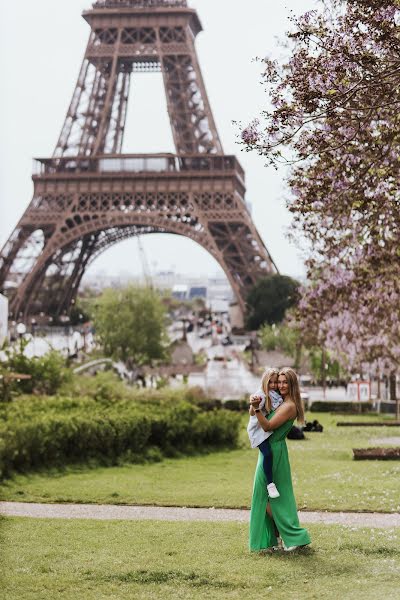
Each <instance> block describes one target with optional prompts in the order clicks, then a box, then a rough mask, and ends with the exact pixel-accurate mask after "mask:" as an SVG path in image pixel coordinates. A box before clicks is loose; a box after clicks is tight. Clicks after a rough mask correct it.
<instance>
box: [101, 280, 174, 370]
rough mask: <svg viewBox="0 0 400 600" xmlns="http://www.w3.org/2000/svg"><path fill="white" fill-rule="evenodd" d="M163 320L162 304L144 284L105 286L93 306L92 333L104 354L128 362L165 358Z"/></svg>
mask: <svg viewBox="0 0 400 600" xmlns="http://www.w3.org/2000/svg"><path fill="white" fill-rule="evenodd" d="M165 322H166V315H165V309H164V306H163V304H162V302H161V300H160V298H159V296H158V295H157V294H156V293H155V292H154V291H153V290H150V289H148V288H140V287H134V286H130V287H127V288H125V289H121V290H113V289H107V290H105V291H104V292H103V294H102V295H101V296H100V297H99V298H98V299H97V301H96V304H95V308H94V324H95V328H96V334H97V336H98V338H99V339H100V341H101V343H102V344H103V347H104V351H105V353H106V355H107V356H112V357H113V358H115V359H119V360H122V361H124V362H125V363H131V364H132V365H143V364H149V363H151V362H152V361H153V360H159V359H163V358H165V355H166V350H165V348H166V342H167V334H166V327H165Z"/></svg>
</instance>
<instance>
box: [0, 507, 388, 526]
mask: <svg viewBox="0 0 400 600" xmlns="http://www.w3.org/2000/svg"><path fill="white" fill-rule="evenodd" d="M249 514H250V513H249V511H248V510H238V509H222V508H185V507H167V506H119V505H113V504H34V503H29V502H0V515H4V516H12V517H34V518H48V519H98V520H123V521H136V520H155V521H239V522H243V523H246V522H248V520H249ZM299 518H300V521H301V522H302V523H304V524H307V523H326V524H338V525H347V526H354V527H400V514H399V513H391V514H388V513H347V512H337V513H332V512H311V511H310V512H308V511H307V512H303V511H300V512H299Z"/></svg>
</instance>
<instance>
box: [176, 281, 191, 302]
mask: <svg viewBox="0 0 400 600" xmlns="http://www.w3.org/2000/svg"><path fill="white" fill-rule="evenodd" d="M172 297H173V298H176V299H177V300H187V299H188V297H189V287H188V286H187V285H184V284H182V283H176V284H175V285H174V286H173V288H172Z"/></svg>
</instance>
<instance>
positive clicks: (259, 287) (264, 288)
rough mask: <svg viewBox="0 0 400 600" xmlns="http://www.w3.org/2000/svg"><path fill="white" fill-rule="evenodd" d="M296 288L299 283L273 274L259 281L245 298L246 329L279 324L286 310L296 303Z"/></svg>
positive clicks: (297, 296) (284, 276)
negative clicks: (265, 324)
mask: <svg viewBox="0 0 400 600" xmlns="http://www.w3.org/2000/svg"><path fill="white" fill-rule="evenodd" d="M298 288H299V283H298V282H297V281H295V280H294V279H292V278H291V277H288V276H287V275H275V274H274V275H268V276H267V277H263V278H262V279H259V281H257V283H256V284H255V285H254V286H253V288H252V289H251V290H250V293H249V295H248V296H247V314H246V326H247V328H248V329H258V328H259V327H261V325H264V323H267V324H268V325H272V323H280V322H281V321H282V320H283V319H284V317H285V314H286V311H287V309H289V308H291V307H292V306H294V305H295V304H296V303H297V302H298V299H299V294H298Z"/></svg>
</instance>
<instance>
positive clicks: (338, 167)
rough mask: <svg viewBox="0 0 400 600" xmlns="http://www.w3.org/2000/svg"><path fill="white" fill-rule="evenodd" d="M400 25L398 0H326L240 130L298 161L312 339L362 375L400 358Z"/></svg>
mask: <svg viewBox="0 0 400 600" xmlns="http://www.w3.org/2000/svg"><path fill="white" fill-rule="evenodd" d="M399 23H400V4H399V1H398V0H352V1H351V2H345V1H339V0H325V1H324V2H321V4H320V8H319V9H318V10H314V11H309V12H307V13H306V14H304V15H303V16H301V17H299V18H293V19H292V29H291V31H290V32H289V33H288V39H287V40H286V41H287V42H288V43H289V47H290V56H289V58H288V59H287V60H286V61H283V62H281V63H279V62H277V61H274V60H271V59H266V60H265V63H264V66H265V70H264V78H265V83H266V85H267V86H268V89H269V92H270V99H271V105H272V108H271V109H267V110H266V111H264V112H263V113H262V115H261V116H260V118H258V119H256V120H254V121H253V122H252V123H251V124H250V125H249V126H248V127H246V128H245V129H244V130H243V132H242V140H243V143H244V144H245V146H246V148H247V149H249V150H255V151H257V152H259V153H260V154H262V155H264V156H266V157H267V159H268V161H269V162H270V163H271V164H273V165H275V166H277V165H279V164H280V163H282V162H283V163H286V164H290V165H291V169H290V175H289V178H288V184H289V187H290V190H291V197H290V199H289V200H288V208H289V210H290V211H291V212H292V214H293V234H294V236H295V237H297V238H302V239H305V245H306V249H307V252H308V257H309V258H308V261H307V269H308V278H309V281H310V285H309V286H308V287H306V289H305V290H303V298H302V300H301V303H300V305H299V307H300V311H299V313H300V318H301V320H302V324H303V331H305V332H306V333H307V335H308V336H310V335H311V334H312V335H313V337H314V341H315V342H316V343H318V344H326V345H327V346H328V347H329V348H331V349H332V350H334V351H336V352H337V355H338V356H341V357H346V361H347V364H348V365H349V366H350V367H351V368H354V369H355V368H358V367H359V365H360V363H361V362H362V361H368V362H369V363H370V365H371V364H374V365H375V366H376V368H377V369H379V370H380V371H381V370H382V368H384V367H386V368H388V369H391V368H395V367H396V366H397V365H398V364H399V362H400V344H399V341H398V340H399V339H400V250H399V244H398V240H399V237H400V196H399V189H398V184H399V180H400V177H399V176H400V172H399V171H400V158H399V157H400V110H399V108H400V35H399Z"/></svg>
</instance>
